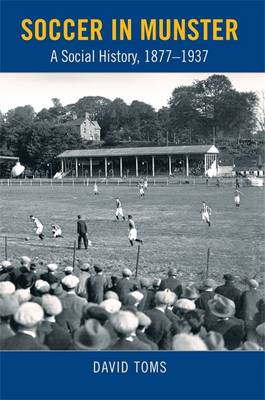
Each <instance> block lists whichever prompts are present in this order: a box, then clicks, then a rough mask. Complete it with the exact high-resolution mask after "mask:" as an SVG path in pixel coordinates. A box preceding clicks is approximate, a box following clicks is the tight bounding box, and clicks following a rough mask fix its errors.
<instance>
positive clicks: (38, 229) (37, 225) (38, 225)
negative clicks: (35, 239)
mask: <svg viewBox="0 0 265 400" xmlns="http://www.w3.org/2000/svg"><path fill="white" fill-rule="evenodd" d="M30 219H31V220H32V221H33V222H34V224H35V227H34V231H35V232H36V235H38V236H39V238H40V239H41V240H43V239H44V235H43V233H42V232H43V225H42V223H41V222H40V220H39V219H38V218H36V217H34V215H30Z"/></svg>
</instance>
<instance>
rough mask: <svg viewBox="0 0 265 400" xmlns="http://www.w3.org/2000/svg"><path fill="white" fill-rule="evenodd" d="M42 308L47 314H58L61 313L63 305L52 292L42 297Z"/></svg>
mask: <svg viewBox="0 0 265 400" xmlns="http://www.w3.org/2000/svg"><path fill="white" fill-rule="evenodd" d="M41 305H42V308H43V310H44V312H45V314H47V315H53V316H55V317H56V316H57V315H59V314H61V312H62V310H63V307H62V303H61V301H60V299H58V297H57V296H53V295H51V294H45V295H44V296H42V299H41Z"/></svg>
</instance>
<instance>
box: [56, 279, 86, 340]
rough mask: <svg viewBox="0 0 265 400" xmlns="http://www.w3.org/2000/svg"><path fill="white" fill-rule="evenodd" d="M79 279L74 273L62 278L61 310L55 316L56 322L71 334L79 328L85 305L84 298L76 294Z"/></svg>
mask: <svg viewBox="0 0 265 400" xmlns="http://www.w3.org/2000/svg"><path fill="white" fill-rule="evenodd" d="M78 284H79V279H78V278H77V276H75V275H68V276H65V277H64V278H63V279H62V287H63V289H64V291H65V292H66V293H65V295H64V296H62V297H61V299H60V300H61V302H62V306H63V311H62V312H61V314H59V315H58V316H57V317H56V321H57V322H58V324H59V325H60V326H61V327H63V328H64V329H66V330H68V331H69V332H70V333H71V334H73V333H74V331H75V330H76V329H78V328H79V326H80V323H81V318H82V315H83V311H84V309H85V307H86V306H87V301H86V299H83V298H82V297H80V296H78V295H77V294H76V291H75V290H76V288H77V286H78Z"/></svg>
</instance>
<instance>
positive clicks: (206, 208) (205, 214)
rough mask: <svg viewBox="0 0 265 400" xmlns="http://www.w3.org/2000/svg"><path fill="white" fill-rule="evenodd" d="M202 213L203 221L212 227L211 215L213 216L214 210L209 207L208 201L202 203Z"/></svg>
mask: <svg viewBox="0 0 265 400" xmlns="http://www.w3.org/2000/svg"><path fill="white" fill-rule="evenodd" d="M200 213H201V217H202V221H203V222H206V223H207V224H208V225H209V226H211V221H210V215H211V214H212V210H211V208H210V207H209V206H207V203H206V201H203V202H202V208H201V211H200Z"/></svg>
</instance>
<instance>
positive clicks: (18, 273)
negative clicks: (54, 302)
mask: <svg viewBox="0 0 265 400" xmlns="http://www.w3.org/2000/svg"><path fill="white" fill-rule="evenodd" d="M20 263H21V267H20V268H18V269H14V271H13V273H12V274H11V275H10V278H11V281H12V282H13V283H14V284H15V285H16V288H17V289H27V288H30V287H32V286H33V285H34V283H35V281H36V280H37V277H36V274H34V273H33V272H32V271H31V270H30V263H31V259H30V258H29V257H27V256H23V257H21V260H20Z"/></svg>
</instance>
